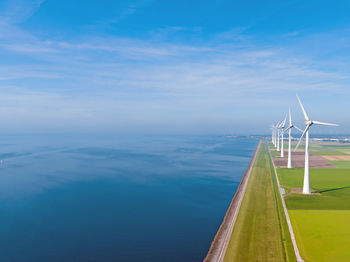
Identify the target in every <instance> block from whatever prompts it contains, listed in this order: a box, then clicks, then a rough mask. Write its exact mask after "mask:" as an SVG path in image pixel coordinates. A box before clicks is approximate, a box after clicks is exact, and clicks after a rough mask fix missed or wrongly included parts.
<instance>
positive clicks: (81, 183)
mask: <svg viewBox="0 0 350 262" xmlns="http://www.w3.org/2000/svg"><path fill="white" fill-rule="evenodd" d="M257 142H258V141H257V140H256V139H248V138H229V137H223V136H214V135H212V136H111V135H103V136H98V135H79V136H78V135H65V136H63V135H50V136H48V135H40V136H39V135H26V136H24V135H22V136H1V137H0V159H1V160H2V161H1V163H0V261H2V262H4V261H5V262H7V261H11V262H17V261H20V262H23V261H26V262H31V261H36V262H38V261H52V262H55V261H75V262H76V261H100V262H101V261H102V262H103V261H183V262H186V261H191V262H192V261H201V260H202V259H203V258H204V256H205V255H206V252H207V250H208V248H209V246H210V243H211V241H212V239H213V237H214V235H215V233H216V231H217V229H218V227H219V225H220V223H221V221H222V219H223V216H224V215H225V212H226V209H227V207H228V205H229V203H230V201H231V198H232V196H233V195H234V193H235V190H236V188H237V186H238V184H239V182H240V179H241V177H242V175H243V173H244V171H245V169H246V168H247V165H248V163H249V161H250V158H251V156H252V154H253V152H254V150H255V147H256V145H257Z"/></svg>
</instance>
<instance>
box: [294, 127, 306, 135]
mask: <svg viewBox="0 0 350 262" xmlns="http://www.w3.org/2000/svg"><path fill="white" fill-rule="evenodd" d="M294 127H295V129H296V130H298V131H300V132H301V133H303V132H304V131H303V130H302V129H301V128H299V127H297V126H294Z"/></svg>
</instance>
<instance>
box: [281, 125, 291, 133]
mask: <svg viewBox="0 0 350 262" xmlns="http://www.w3.org/2000/svg"><path fill="white" fill-rule="evenodd" d="M291 128H292V127H291V126H289V127H287V128H286V129H284V130H283V133H284V132H287V131H288V130H289V129H291Z"/></svg>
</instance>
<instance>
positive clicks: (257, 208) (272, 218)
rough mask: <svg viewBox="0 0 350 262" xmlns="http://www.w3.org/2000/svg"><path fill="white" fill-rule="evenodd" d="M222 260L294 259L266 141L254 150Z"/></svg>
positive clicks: (279, 260) (279, 261)
mask: <svg viewBox="0 0 350 262" xmlns="http://www.w3.org/2000/svg"><path fill="white" fill-rule="evenodd" d="M224 261H278V262H281V261H296V258H295V254H294V250H293V245H292V242H291V238H290V234H289V230H288V226H287V222H286V219H285V216H284V212H283V207H282V201H281V198H280V195H279V192H278V188H277V182H276V181H275V176H274V172H273V165H272V160H271V158H270V156H269V153H268V145H267V143H266V142H262V144H261V146H260V149H259V151H258V153H257V157H256V160H255V163H254V165H253V169H252V172H251V174H250V178H249V181H248V184H247V189H246V192H245V195H244V198H243V201H242V205H241V207H240V210H239V214H238V217H237V220H236V223H235V226H234V228H233V232H232V235H231V239H230V242H229V244H228V247H227V250H226V254H225V258H224Z"/></svg>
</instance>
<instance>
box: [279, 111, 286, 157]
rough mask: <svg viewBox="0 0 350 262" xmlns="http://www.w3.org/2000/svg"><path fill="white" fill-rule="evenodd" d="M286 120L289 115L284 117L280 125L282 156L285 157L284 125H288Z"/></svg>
mask: <svg viewBox="0 0 350 262" xmlns="http://www.w3.org/2000/svg"><path fill="white" fill-rule="evenodd" d="M286 120H287V116H286V117H285V118H284V120H283V122H282V123H281V125H280V128H281V157H284V138H283V133H284V130H283V129H284V127H285V126H286Z"/></svg>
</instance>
